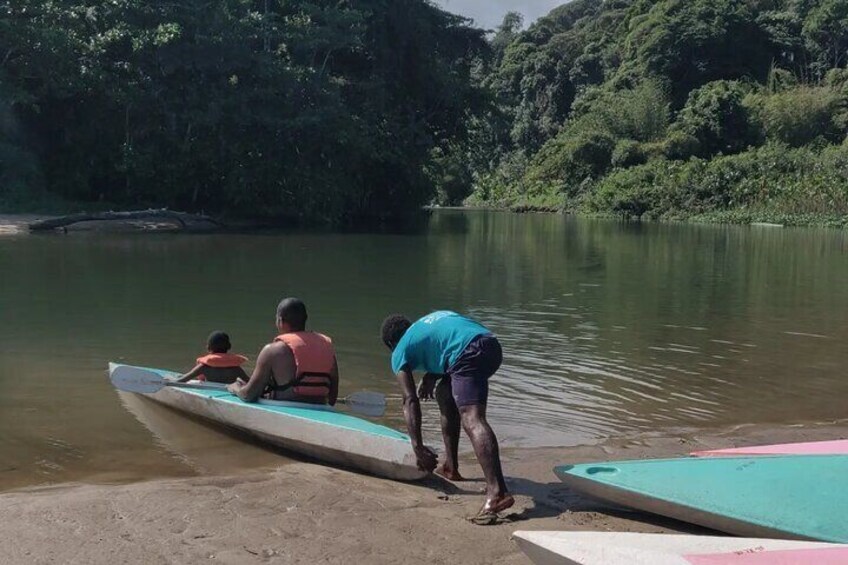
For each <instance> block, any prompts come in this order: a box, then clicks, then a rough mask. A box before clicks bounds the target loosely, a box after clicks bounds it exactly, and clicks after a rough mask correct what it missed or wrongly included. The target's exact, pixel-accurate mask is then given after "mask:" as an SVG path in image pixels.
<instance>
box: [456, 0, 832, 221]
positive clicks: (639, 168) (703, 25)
mask: <svg viewBox="0 0 848 565" xmlns="http://www.w3.org/2000/svg"><path fill="white" fill-rule="evenodd" d="M520 25H521V24H520V18H519V17H517V16H516V15H515V14H511V15H510V16H508V17H507V18H506V19H505V20H504V23H503V25H502V26H501V27H500V29H499V30H498V31H497V34H495V35H494V37H493V38H492V42H491V43H492V48H493V54H492V59H491V60H490V62H489V66H488V68H487V70H486V72H485V73H484V78H483V79H482V84H483V85H484V87H485V88H486V89H488V90H489V91H491V92H492V93H493V94H494V95H495V96H496V102H497V111H496V112H494V113H492V114H490V115H489V117H488V119H486V120H485V121H483V122H477V123H476V126H475V128H474V129H473V131H472V135H471V136H470V138H469V139H471V140H472V143H471V144H466V145H465V146H464V147H463V148H462V149H461V150H460V151H458V152H457V154H455V155H453V163H454V166H455V167H456V168H458V170H462V169H460V168H459V165H460V164H462V163H468V164H469V166H467V167H466V168H465V169H464V170H463V172H464V174H465V175H466V177H467V178H470V179H471V181H470V182H469V183H467V184H466V186H473V190H474V193H473V195H472V198H471V201H472V202H478V203H495V204H502V205H503V204H507V205H519V206H530V207H533V206H536V207H542V208H554V209H565V210H577V211H583V212H589V213H614V214H620V215H625V216H630V217H634V216H635V217H644V216H647V217H662V218H678V217H691V216H697V215H708V216H711V217H713V218H719V219H725V220H733V221H750V220H754V219H776V220H780V221H788V222H792V223H805V222H809V221H811V220H813V221H818V222H819V223H821V222H828V221H830V222H832V223H835V224H840V225H845V224H846V223H848V222H846V214H848V138H846V134H848V71H846V70H845V67H846V63H848V0H660V1H656V0H575V1H573V2H571V3H568V4H566V5H563V6H561V7H559V8H557V9H555V10H554V11H553V12H551V13H550V14H549V15H548V16H547V17H545V18H542V19H541V20H539V21H538V22H536V23H534V24H533V25H532V26H530V28H529V29H528V30H526V31H521V30H520Z"/></svg>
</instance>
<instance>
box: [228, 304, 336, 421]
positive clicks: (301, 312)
mask: <svg viewBox="0 0 848 565" xmlns="http://www.w3.org/2000/svg"><path fill="white" fill-rule="evenodd" d="M306 318H307V315H306V305H305V304H304V303H303V302H302V301H301V300H299V299H297V298H285V299H283V300H282V301H281V302H280V304H279V306H277V329H278V330H279V332H280V335H278V336H277V337H276V338H274V341H272V342H271V343H269V344H268V345H266V346H265V347H263V348H262V351H261V352H260V353H259V357H257V359H256V367H255V368H254V369H253V374H252V375H251V376H250V379H249V380H248V381H247V382H246V383H245V382H244V381H242V380H239V381H236V382H235V383H233V384H231V385H229V386H228V387H227V390H229V391H230V392H231V393H233V394H235V395H237V396H238V397H239V398H241V399H242V400H244V401H245V402H256V401H257V400H258V399H259V398H260V397H262V396H265V397H267V398H271V399H273V400H290V401H295V402H309V403H312V404H329V405H330V406H333V405H335V403H336V399H337V398H338V394H339V367H338V363H337V362H336V353H335V350H334V348H333V342H332V340H330V338H329V337H327V336H325V335H323V334H319V333H316V332H308V331H306Z"/></svg>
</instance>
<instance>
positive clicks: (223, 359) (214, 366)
mask: <svg viewBox="0 0 848 565" xmlns="http://www.w3.org/2000/svg"><path fill="white" fill-rule="evenodd" d="M231 347H232V345H231V344H230V336H228V335H227V334H226V333H224V332H220V331H215V332H212V333H211V334H209V339H207V340H206V350H207V351H208V353H207V354H206V355H204V356H202V357H198V358H197V366H196V367H195V368H194V369H192V370H191V371H189V372H188V373H186V374H185V375H182V376H181V377H180V378H179V379H178V380H177V382H181V383H184V382H187V381H190V380H193V379H194V380H198V381H207V382H210V383H223V384H231V383H234V382H236V381H237V380H238V379H242V380H244V381H246V380H247V379H248V376H247V373H245V372H244V369H242V368H241V366H242V365H243V364H245V363H246V362H247V357H245V356H244V355H236V354H233V353H230V352H229V351H230V348H231Z"/></svg>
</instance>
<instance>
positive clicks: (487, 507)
mask: <svg viewBox="0 0 848 565" xmlns="http://www.w3.org/2000/svg"><path fill="white" fill-rule="evenodd" d="M459 413H460V417H461V418H462V427H463V428H464V429H465V433H466V434H468V438H469V439H470V440H471V445H472V446H473V447H474V454H475V455H476V456H477V461H478V462H479V463H480V467H482V468H483V476H484V477H485V478H486V504H484V505H483V508H482V509H481V513H493V514H494V513H498V512H500V511H502V510H506V509H507V508H509V507H510V506H512V505H513V504H514V503H515V500H514V499H513V498H512V496H511V495H510V494H509V492H508V491H507V488H506V481H504V476H503V470H502V469H501V457H500V450H499V449H498V438H497V437H495V432H493V431H492V428H491V426H489V422H488V421H487V420H486V405H485V404H473V405H471V406H462V407H460V408H459Z"/></svg>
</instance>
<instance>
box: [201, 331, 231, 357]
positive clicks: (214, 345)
mask: <svg viewBox="0 0 848 565" xmlns="http://www.w3.org/2000/svg"><path fill="white" fill-rule="evenodd" d="M231 347H232V345H230V336H228V335H227V334H225V333H224V332H212V333H211V334H209V339H208V340H206V349H207V350H208V351H209V353H226V352H227V351H229V350H230V348H231Z"/></svg>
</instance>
